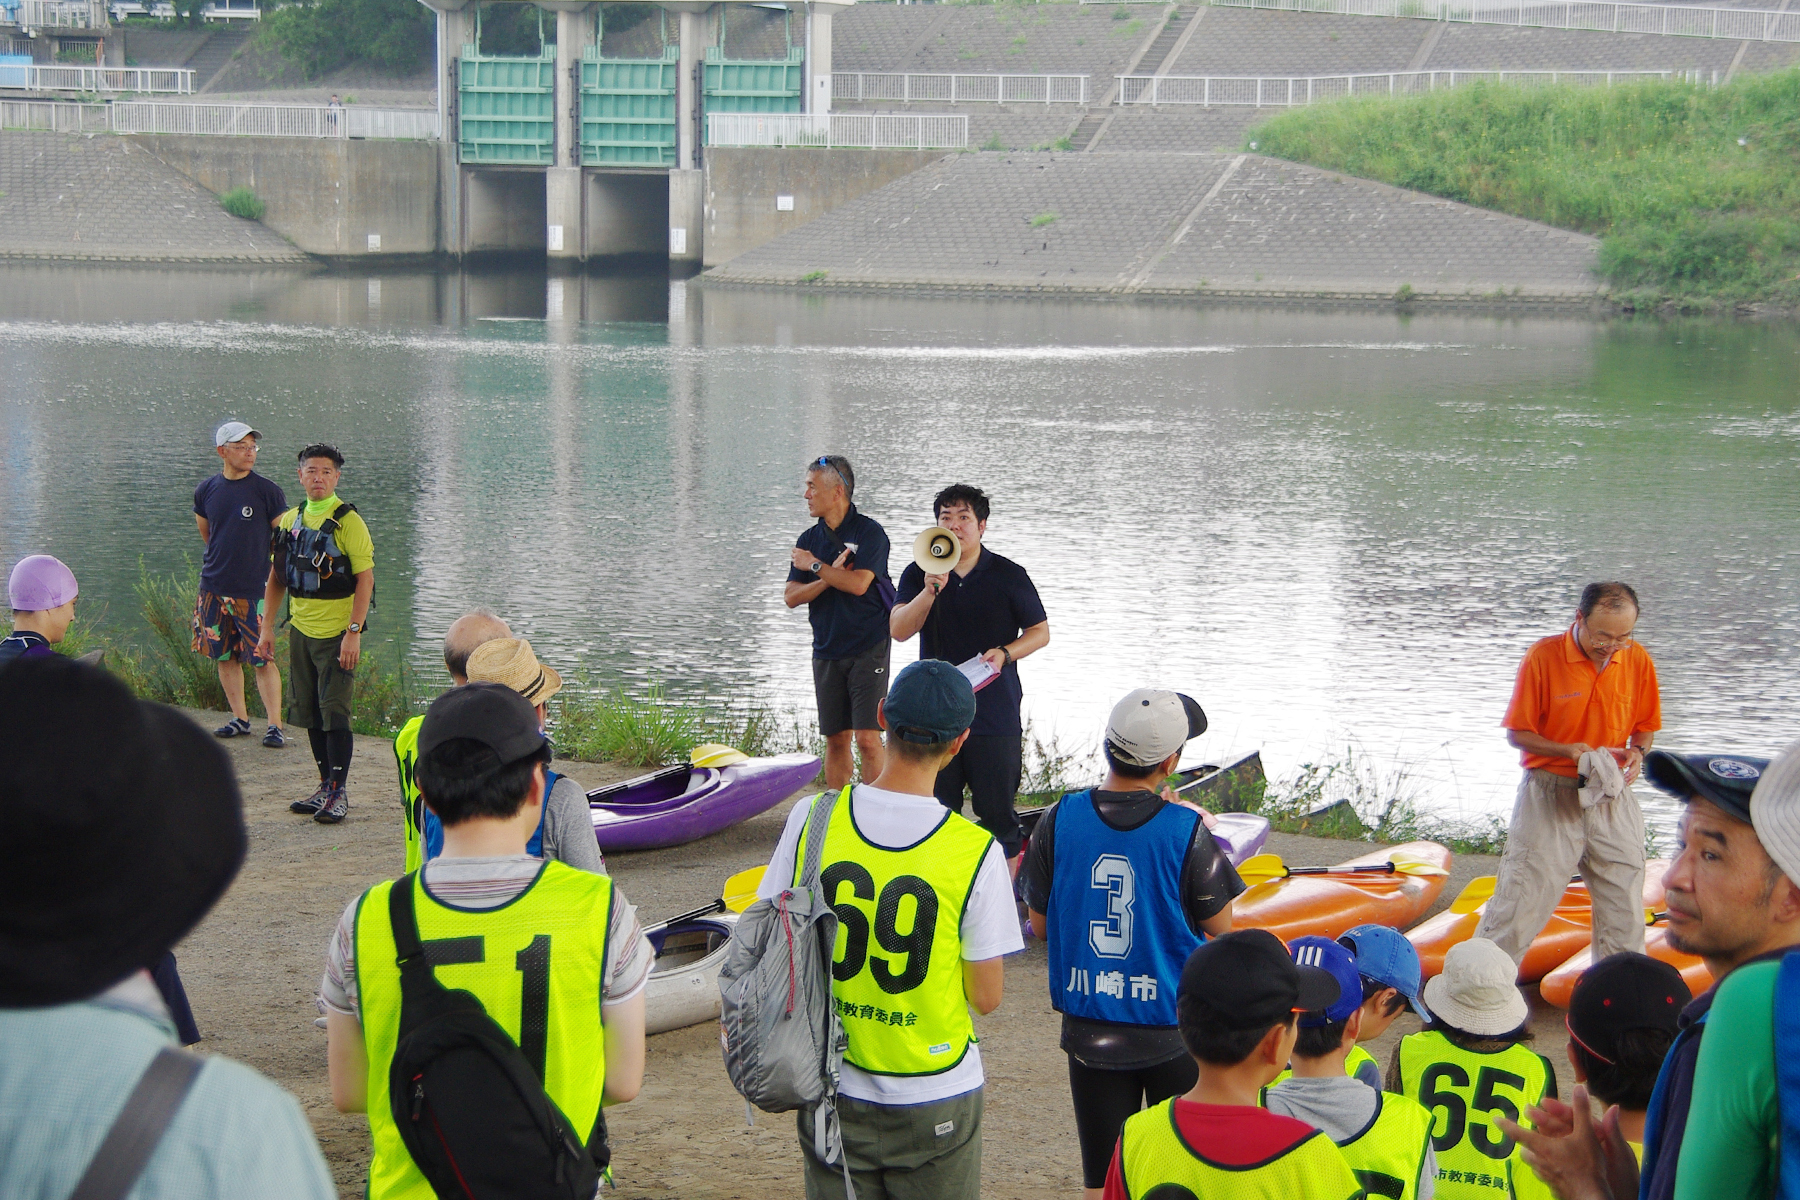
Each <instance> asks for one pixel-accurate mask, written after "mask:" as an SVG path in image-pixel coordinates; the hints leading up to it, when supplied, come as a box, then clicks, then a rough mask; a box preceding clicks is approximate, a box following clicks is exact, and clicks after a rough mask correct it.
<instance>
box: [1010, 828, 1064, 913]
mask: <svg viewBox="0 0 1800 1200" xmlns="http://www.w3.org/2000/svg"><path fill="white" fill-rule="evenodd" d="M1060 803H1062V802H1061V801H1060V800H1059V801H1057V804H1060ZM1055 870H1056V804H1052V805H1051V806H1050V807H1049V808H1047V809H1045V810H1044V815H1043V816H1041V817H1039V818H1038V823H1037V828H1036V829H1034V830H1032V832H1031V845H1030V847H1029V848H1027V849H1026V851H1025V865H1024V867H1023V868H1022V869H1021V870H1020V871H1019V877H1020V879H1021V880H1023V882H1024V885H1025V886H1024V889H1023V890H1024V893H1025V903H1026V905H1027V906H1028V907H1030V908H1032V909H1034V910H1036V911H1037V912H1041V913H1047V912H1049V911H1050V877H1051V874H1052V873H1053V872H1054V871H1055Z"/></svg>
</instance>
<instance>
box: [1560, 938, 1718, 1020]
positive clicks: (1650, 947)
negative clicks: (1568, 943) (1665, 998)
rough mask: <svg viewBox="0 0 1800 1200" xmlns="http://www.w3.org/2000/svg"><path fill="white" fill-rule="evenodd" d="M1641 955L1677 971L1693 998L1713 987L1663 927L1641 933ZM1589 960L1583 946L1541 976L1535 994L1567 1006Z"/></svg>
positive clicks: (1702, 966)
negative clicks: (1670, 941) (1541, 979)
mask: <svg viewBox="0 0 1800 1200" xmlns="http://www.w3.org/2000/svg"><path fill="white" fill-rule="evenodd" d="M1644 953H1645V954H1648V955H1649V956H1650V957H1651V958H1654V959H1660V960H1661V961H1663V962H1666V963H1668V964H1669V965H1670V966H1671V967H1674V968H1675V969H1676V970H1677V971H1680V972H1681V981H1682V982H1683V983H1685V984H1687V985H1688V991H1690V992H1692V993H1694V995H1696V996H1698V995H1699V994H1700V993H1701V992H1704V991H1705V990H1706V989H1707V988H1709V987H1711V986H1712V985H1713V977H1712V972H1711V971H1709V970H1707V969H1706V964H1705V963H1704V962H1702V961H1701V960H1699V959H1697V958H1695V957H1694V956H1693V955H1691V954H1683V953H1682V952H1681V951H1679V950H1677V949H1675V947H1673V946H1671V945H1669V927H1668V926H1667V925H1655V926H1652V927H1651V928H1649V929H1646V930H1644ZM1593 961H1594V948H1593V947H1592V946H1583V947H1582V948H1581V952H1580V953H1578V954H1576V955H1575V957H1573V958H1571V959H1570V960H1569V961H1568V962H1566V963H1564V964H1563V965H1562V966H1560V967H1558V968H1556V970H1554V971H1552V972H1550V973H1549V974H1548V975H1546V976H1544V981H1543V982H1542V983H1540V984H1539V985H1538V994H1539V995H1541V996H1543V998H1544V999H1546V1000H1548V1001H1549V1002H1550V1003H1552V1004H1554V1005H1556V1007H1558V1008H1567V1007H1569V997H1571V996H1573V995H1574V994H1575V981H1576V980H1577V979H1580V978H1581V973H1582V972H1583V971H1585V970H1587V969H1588V967H1589V965H1590V964H1592V963H1593Z"/></svg>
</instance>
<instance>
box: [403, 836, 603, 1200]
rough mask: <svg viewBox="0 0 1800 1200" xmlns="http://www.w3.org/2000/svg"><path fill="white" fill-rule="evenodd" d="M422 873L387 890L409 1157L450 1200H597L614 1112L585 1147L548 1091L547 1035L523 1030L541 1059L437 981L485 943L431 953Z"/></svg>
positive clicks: (469, 999) (467, 997) (475, 1004)
mask: <svg viewBox="0 0 1800 1200" xmlns="http://www.w3.org/2000/svg"><path fill="white" fill-rule="evenodd" d="M416 874H417V872H415V873H414V874H413V875H407V876H406V877H404V878H402V879H399V880H397V881H395V883H394V887H393V891H392V892H390V893H389V895H388V917H389V920H391V921H392V922H393V927H394V946H395V949H396V950H397V951H398V952H399V962H400V997H401V999H400V1039H399V1042H398V1043H397V1044H396V1046H395V1048H394V1061H393V1063H392V1065H391V1066H390V1067H389V1069H388V1102H389V1104H390V1106H391V1107H392V1109H393V1117H394V1124H395V1125H397V1126H399V1129H400V1139H401V1141H402V1142H403V1143H405V1145H406V1151H407V1153H408V1154H410V1155H412V1160H413V1162H414V1163H415V1164H416V1165H417V1166H418V1168H419V1170H420V1172H421V1173H422V1174H423V1175H424V1176H425V1179H426V1181H427V1182H429V1183H430V1184H431V1188H432V1190H433V1191H434V1192H436V1193H437V1194H438V1195H439V1196H440V1197H444V1198H445V1200H455V1198H463V1197H466V1198H467V1200H476V1197H480V1200H500V1198H503V1197H505V1198H511V1197H517V1198H520V1200H524V1198H526V1197H531V1198H533V1200H565V1198H566V1200H592V1197H593V1196H594V1194H595V1193H596V1192H597V1191H598V1190H599V1187H600V1179H601V1175H602V1173H603V1172H605V1170H606V1168H607V1166H608V1164H609V1163H610V1162H611V1159H612V1152H611V1150H610V1148H609V1147H608V1146H607V1142H606V1118H605V1116H604V1110H602V1112H601V1114H599V1115H596V1117H595V1121H594V1130H593V1133H592V1135H591V1136H590V1137H589V1138H588V1140H587V1144H586V1145H583V1143H582V1139H581V1136H580V1135H579V1134H577V1133H576V1132H575V1127H574V1126H573V1125H572V1124H571V1123H570V1122H569V1118H568V1117H566V1116H564V1115H563V1113H562V1110H561V1109H559V1108H557V1107H556V1103H555V1101H553V1100H551V1099H550V1097H549V1095H548V1094H546V1093H545V1091H544V1081H543V1056H544V1051H545V1046H544V1040H543V1031H542V1030H541V1029H540V1030H538V1031H537V1036H536V1037H535V1038H534V1037H533V1036H532V1031H531V1030H530V1029H529V1028H526V1029H523V1030H521V1037H522V1038H523V1039H524V1040H526V1041H528V1042H535V1045H534V1046H533V1049H534V1051H535V1054H536V1057H537V1060H538V1061H537V1062H536V1063H535V1064H534V1063H532V1062H530V1061H528V1060H527V1058H526V1056H525V1054H524V1052H522V1051H521V1050H520V1049H519V1046H518V1044H517V1043H515V1042H514V1041H513V1040H512V1038H511V1037H509V1036H507V1033H506V1030H504V1029H502V1028H500V1026H499V1025H498V1024H496V1023H495V1021H494V1019H493V1018H492V1017H490V1016H488V1014H487V1010H486V1009H485V1008H483V1007H482V1006H481V1001H480V1000H477V999H476V998H475V997H474V996H473V995H471V994H470V993H468V992H466V991H463V990H461V989H460V988H459V989H457V990H455V991H451V990H450V989H449V988H446V987H445V986H444V985H443V984H441V983H439V982H438V981H437V978H436V977H435V976H434V975H433V974H432V971H431V966H430V962H429V961H428V959H429V960H434V961H436V962H442V963H449V962H456V961H467V960H466V959H458V958H457V957H455V956H454V950H455V949H457V948H458V945H457V944H458V943H460V942H463V941H465V940H467V941H476V942H478V941H479V940H480V939H461V938H458V939H452V940H450V941H448V942H446V943H443V944H442V947H441V948H440V946H439V945H436V944H434V945H433V947H432V949H431V951H429V952H428V951H427V950H426V949H425V947H424V946H422V945H421V944H420V941H419V922H418V918H417V916H416V915H415V914H414V912H413V881H414V878H415V876H416ZM440 949H441V950H448V951H451V953H449V954H445V953H441V952H440ZM528 1019H529V1018H528Z"/></svg>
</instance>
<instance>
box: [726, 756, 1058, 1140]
mask: <svg viewBox="0 0 1800 1200" xmlns="http://www.w3.org/2000/svg"><path fill="white" fill-rule="evenodd" d="M850 806H851V811H852V813H853V814H854V816H855V818H856V828H857V830H858V831H859V832H860V833H861V834H862V836H863V837H865V838H867V839H868V840H869V841H871V842H874V843H875V844H876V845H877V846H883V847H886V848H888V849H892V850H899V849H902V848H904V847H907V846H911V845H913V844H914V843H916V842H918V841H919V840H921V839H922V838H924V837H925V836H927V835H928V834H930V833H931V831H932V830H934V829H936V828H937V827H938V825H939V823H940V822H942V821H943V820H944V818H945V817H947V816H948V817H950V818H951V819H952V820H957V821H960V820H963V818H962V817H960V816H956V815H955V814H952V813H951V812H950V811H949V810H948V809H946V808H945V807H944V806H943V805H942V804H939V803H938V801H937V797H935V796H913V795H908V794H907V793H905V792H890V791H885V790H883V789H880V788H872V787H869V786H868V785H867V784H862V783H859V784H857V785H856V790H855V791H853V792H852V793H851V794H850ZM811 808H812V800H811V798H810V797H809V798H807V799H805V800H802V801H800V802H799V803H798V804H796V805H794V807H793V811H791V812H789V813H788V820H787V826H786V827H785V828H784V829H782V831H781V840H780V841H779V842H777V843H776V844H775V855H774V857H773V858H771V859H770V860H769V871H768V874H766V875H764V876H763V881H762V885H761V886H760V887H759V888H758V889H757V893H756V894H757V895H758V896H759V897H761V898H763V899H768V898H770V897H772V896H775V895H776V894H778V893H779V892H780V891H781V890H782V889H783V888H785V887H787V886H788V883H789V881H790V880H792V879H793V878H794V855H795V849H796V847H798V846H799V844H800V830H801V828H802V827H803V826H804V825H805V824H806V814H807V813H808V812H809V811H811ZM1024 948H1025V939H1024V938H1023V937H1022V936H1021V935H1020V933H1019V910H1018V908H1017V906H1016V904H1015V902H1014V900H1013V890H1012V874H1011V872H1009V871H1008V870H1007V867H1006V858H1005V856H1004V854H1002V852H1001V850H1000V844H999V843H998V842H996V843H994V844H993V845H991V846H989V847H988V852H987V857H986V858H984V859H982V860H981V868H980V869H979V870H978V871H977V872H976V873H975V887H974V888H973V890H971V891H970V892H969V903H968V906H967V907H966V908H964V909H963V919H962V957H963V960H964V961H965V962H981V961H982V960H983V959H989V958H998V957H1000V956H1001V955H1002V954H1013V953H1015V952H1017V951H1020V950H1023V949H1024ZM986 1078H987V1077H986V1076H985V1075H984V1074H983V1073H982V1070H981V1047H980V1046H979V1045H977V1044H973V1043H972V1044H971V1045H970V1046H969V1052H968V1053H967V1054H965V1055H963V1060H962V1061H961V1062H960V1063H957V1064H956V1065H955V1066H954V1067H952V1068H950V1069H949V1070H948V1071H945V1072H943V1073H942V1074H938V1075H905V1076H902V1075H872V1074H870V1073H869V1072H867V1071H864V1070H861V1069H859V1068H858V1067H856V1066H853V1065H852V1064H850V1063H845V1064H844V1070H843V1075H842V1077H841V1079H840V1080H839V1082H838V1091H839V1092H841V1093H842V1094H843V1095H846V1096H849V1097H850V1098H851V1099H853V1100H863V1101H867V1102H868V1103H870V1104H886V1105H890V1106H893V1107H896V1108H898V1107H902V1106H905V1105H909V1104H935V1103H937V1102H938V1101H939V1100H948V1099H950V1098H951V1097H952V1096H961V1095H963V1094H964V1093H966V1092H972V1091H974V1090H976V1089H977V1088H979V1087H980V1086H981V1085H982V1083H983V1082H984V1081H985V1079H986Z"/></svg>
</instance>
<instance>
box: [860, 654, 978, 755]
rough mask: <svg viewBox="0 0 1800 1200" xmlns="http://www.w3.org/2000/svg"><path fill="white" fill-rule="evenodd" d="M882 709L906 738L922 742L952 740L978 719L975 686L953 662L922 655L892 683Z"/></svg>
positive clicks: (897, 732) (896, 731)
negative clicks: (952, 664) (973, 686)
mask: <svg viewBox="0 0 1800 1200" xmlns="http://www.w3.org/2000/svg"><path fill="white" fill-rule="evenodd" d="M882 712H883V713H885V714H886V716H887V727H888V729H889V730H890V731H891V732H892V733H893V734H894V736H895V737H897V738H900V739H901V740H902V741H907V742H917V743H918V744H920V745H922V746H930V745H936V744H938V743H941V742H952V741H955V740H956V738H957V737H958V736H959V735H961V733H962V732H963V730H965V729H967V728H968V727H969V726H970V725H971V724H973V723H974V721H975V689H974V688H972V687H970V686H969V678H968V676H966V675H964V674H963V673H962V672H961V671H959V670H957V669H956V668H955V667H953V666H951V665H950V664H949V663H947V662H944V661H943V660H941V659H936V658H921V659H920V660H919V661H918V662H916V663H913V664H912V665H911V666H909V667H907V668H906V669H905V670H903V671H901V672H900V673H899V674H898V675H896V676H894V682H893V683H891V684H889V685H888V694H887V700H886V701H885V702H884V704H883V707H882Z"/></svg>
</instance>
